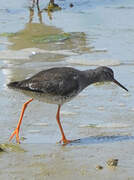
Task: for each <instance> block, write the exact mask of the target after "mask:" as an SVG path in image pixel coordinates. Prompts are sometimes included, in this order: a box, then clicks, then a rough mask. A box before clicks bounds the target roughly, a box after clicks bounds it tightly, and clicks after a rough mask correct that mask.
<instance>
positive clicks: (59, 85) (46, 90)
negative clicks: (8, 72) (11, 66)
mask: <svg viewBox="0 0 134 180" xmlns="http://www.w3.org/2000/svg"><path fill="white" fill-rule="evenodd" d="M80 75H81V71H79V70H76V69H74V68H70V67H60V68H51V69H48V70H44V71H41V72H39V73H37V74H36V75H34V76H32V77H31V78H29V79H26V80H23V81H18V82H12V83H9V84H8V86H9V87H13V88H17V89H21V90H25V91H32V92H34V93H40V94H47V95H50V96H57V97H58V96H60V97H61V96H63V97H68V98H69V96H72V97H73V96H76V95H77V94H78V93H79V91H81V90H80Z"/></svg>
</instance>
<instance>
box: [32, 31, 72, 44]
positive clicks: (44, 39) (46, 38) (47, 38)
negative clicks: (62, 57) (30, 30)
mask: <svg viewBox="0 0 134 180" xmlns="http://www.w3.org/2000/svg"><path fill="white" fill-rule="evenodd" d="M70 37H71V35H70V34H69V33H62V34H51V35H50V34H48V35H43V36H35V37H33V38H32V42H35V43H49V42H61V41H65V40H67V39H69V38H70Z"/></svg>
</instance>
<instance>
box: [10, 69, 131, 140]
mask: <svg viewBox="0 0 134 180" xmlns="http://www.w3.org/2000/svg"><path fill="white" fill-rule="evenodd" d="M105 81H109V82H114V83H115V84H117V85H118V86H120V87H122V88H123V89H124V90H126V91H128V89H127V88H125V87H124V86H123V85H121V84H120V83H119V82H118V81H117V80H115V78H114V72H113V70H112V69H110V68H108V67H105V66H100V67H98V68H96V69H90V70H85V71H80V70H77V69H74V68H71V67H56V68H51V69H47V70H43V71H41V72H39V73H37V74H35V75H34V76H32V77H31V78H28V79H25V80H22V81H16V82H11V83H9V84H8V87H11V88H16V89H20V90H22V92H23V93H26V94H27V95H28V96H30V97H31V99H30V100H29V101H27V102H25V103H24V105H23V107H22V111H21V115H20V119H19V122H18V124H17V128H16V129H15V130H14V132H13V133H12V135H11V136H10V139H9V140H11V139H12V138H13V137H14V135H16V141H17V142H18V143H20V139H19V130H20V126H21V122H22V119H23V115H24V112H25V109H26V107H27V105H28V104H29V103H30V102H31V101H33V99H34V98H35V99H38V100H40V101H44V102H46V103H51V104H57V105H58V110H57V114H56V119H57V123H58V125H59V128H60V131H61V135H62V139H61V141H60V142H61V143H62V144H68V143H70V142H72V141H71V140H68V139H67V138H66V136H65V133H64V131H63V128H62V125H61V123H60V109H61V106H62V105H63V104H64V103H66V102H68V101H70V100H71V99H73V98H74V97H75V96H77V95H78V94H79V93H80V92H81V91H82V90H83V89H85V88H86V87H87V86H89V85H90V84H93V83H96V82H105Z"/></svg>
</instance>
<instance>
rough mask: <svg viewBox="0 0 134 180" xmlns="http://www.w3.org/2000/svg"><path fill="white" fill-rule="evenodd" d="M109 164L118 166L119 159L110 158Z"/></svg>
mask: <svg viewBox="0 0 134 180" xmlns="http://www.w3.org/2000/svg"><path fill="white" fill-rule="evenodd" d="M107 165H108V166H109V167H116V166H117V165H118V159H109V160H108V161H107Z"/></svg>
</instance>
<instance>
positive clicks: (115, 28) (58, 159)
mask: <svg viewBox="0 0 134 180" xmlns="http://www.w3.org/2000/svg"><path fill="white" fill-rule="evenodd" d="M15 2H16V3H15V4H11V3H9V2H8V3H7V4H5V3H4V1H3V3H1V9H0V19H1V21H0V25H1V29H0V33H1V34H2V35H1V36H0V45H1V46H0V92H1V93H0V109H1V111H0V112H1V113H0V137H1V138H0V144H6V143H7V144H8V145H7V146H5V148H4V152H0V162H1V163H0V179H6V180H8V179H10V180H14V179H15V180H26V179H30V180H44V179H48V180H51V179H57V180H60V179H68V178H70V179H71V180H73V179H74V178H77V179H86V180H87V179H91V180H96V179H98V180H114V179H116V180H133V179H134V171H133V169H134V153H133V149H134V123H133V117H134V103H133V102H134V101H133V100H134V95H133V92H134V85H133V76H134V70H133V69H134V68H133V43H132V42H133V37H134V36H133V32H134V31H133V29H134V26H133V23H132V21H133V18H132V15H133V7H134V3H133V2H132V1H130V0H127V2H126V3H124V4H121V2H120V1H118V3H117V2H116V3H115V2H107V3H106V2H105V1H103V2H102V4H100V3H99V1H97V0H96V1H94V2H93V1H90V2H89V4H86V2H85V1H83V3H81V1H78V2H77V3H76V4H75V1H74V2H73V3H74V7H73V9H70V8H69V4H68V3H70V2H71V1H68V2H63V1H62V2H61V1H60V2H59V1H58V3H59V5H60V6H63V7H64V8H63V10H62V11H57V12H54V13H53V14H52V17H53V18H52V20H51V19H50V17H49V16H48V15H47V13H46V12H43V13H42V20H43V23H41V22H40V20H39V16H38V12H37V9H36V8H35V9H34V18H33V22H32V23H31V22H30V23H29V18H31V17H30V16H29V14H30V12H29V8H28V6H29V5H28V2H27V1H25V0H22V1H21V2H18V1H17V0H15ZM46 4H47V3H46V1H45V3H43V1H42V2H41V4H40V8H44V6H45V5H46ZM87 7H88V8H87ZM102 12H103V13H102ZM111 13H112V15H113V17H112V20H111V21H113V19H114V21H113V22H115V23H113V24H112V23H111V22H110V21H109V19H110V18H111ZM100 14H101V15H100ZM9 15H10V16H9ZM70 17H72V18H71V19H70ZM115 17H116V18H115ZM117 17H118V18H117ZM124 18H126V19H127V21H126V22H125V23H124ZM63 19H64V21H63ZM61 22H62V23H61ZM67 22H68V23H70V26H68V25H67ZM11 25H12V26H11ZM13 25H14V26H13ZM30 28H32V33H30ZM3 33H4V34H3ZM11 33H13V34H11ZM15 33H16V34H15ZM64 33H67V34H64ZM47 34H49V35H53V39H50V36H47ZM36 35H37V36H38V38H39V40H41V41H40V42H34V41H33V38H35V36H36ZM57 35H58V36H57ZM44 36H45V38H46V39H45V42H42V39H40V38H42V37H44ZM28 37H29V38H28ZM64 38H65V39H64ZM36 40H37V39H36ZM43 40H44V39H43ZM46 40H47V41H48V42H46ZM98 65H108V66H110V67H111V68H112V69H113V70H114V72H115V77H116V79H117V80H119V82H121V83H122V84H123V85H124V86H126V87H127V88H128V89H129V92H128V93H127V92H125V91H123V90H122V89H121V88H119V87H117V86H116V85H114V84H109V83H106V84H101V85H100V84H99V85H98V84H96V85H91V86H90V87H88V88H87V89H85V90H84V91H83V92H82V93H81V94H80V95H79V96H77V97H76V98H75V99H74V100H72V101H71V102H69V103H67V104H65V105H64V106H63V107H62V109H61V122H62V124H63V127H64V130H65V133H66V136H67V137H68V138H69V139H80V140H79V141H77V142H75V143H72V144H69V145H67V146H62V145H60V144H58V143H56V142H58V141H59V140H60V138H61V135H60V132H59V129H58V126H57V123H56V118H55V116H56V111H57V106H56V105H50V104H45V103H42V102H39V101H36V100H35V101H33V102H32V103H31V104H30V105H29V107H28V108H27V110H26V113H25V116H24V120H23V124H22V127H21V133H20V137H21V144H20V145H18V146H19V148H18V146H17V147H16V142H15V139H14V140H13V141H12V142H13V143H14V146H13V145H12V143H11V144H10V143H9V142H8V138H9V136H10V135H11V133H12V131H13V130H14V129H15V127H16V124H17V121H18V119H19V115H20V111H21V107H22V104H23V103H24V102H25V101H26V100H27V99H28V98H29V97H27V96H26V95H24V94H22V93H20V92H18V91H15V90H12V89H8V87H7V86H6V84H7V83H8V82H10V81H15V80H21V79H24V78H27V77H30V76H31V75H33V74H34V73H36V72H38V71H40V70H42V69H47V68H49V67H55V66H72V67H74V68H78V69H81V70H83V69H88V68H96V67H97V66H98ZM109 159H118V165H117V167H115V168H113V167H109V166H108V165H107V161H108V160H109ZM98 166H102V169H98V168H97V167H98Z"/></svg>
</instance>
